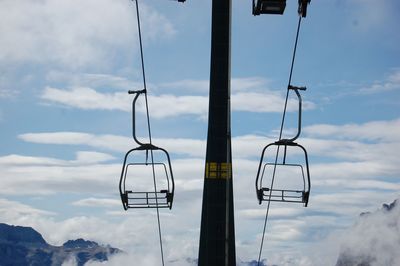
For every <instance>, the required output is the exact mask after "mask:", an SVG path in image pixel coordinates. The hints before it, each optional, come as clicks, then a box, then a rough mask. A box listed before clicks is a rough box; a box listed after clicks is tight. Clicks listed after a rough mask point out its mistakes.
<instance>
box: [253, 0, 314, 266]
mask: <svg viewBox="0 0 400 266" xmlns="http://www.w3.org/2000/svg"><path fill="white" fill-rule="evenodd" d="M260 2H262V1H260ZM260 2H257V4H256V3H255V1H253V14H254V15H259V14H266V13H267V14H283V10H284V8H285V6H286V2H285V1H281V7H282V8H283V9H282V10H281V11H279V12H277V11H276V9H273V10H274V11H273V13H268V12H266V11H265V10H267V9H266V7H265V6H264V9H265V10H264V12H263V10H262V9H260V8H261V7H262V6H263V5H262V3H260ZM266 2H267V1H266ZM275 2H279V1H275ZM282 3H283V4H282ZM308 3H309V1H307V0H305V1H302V0H299V9H298V13H299V20H298V25H297V31H296V38H295V44H294V48H293V56H292V61H291V66H290V74H289V80H288V86H287V92H286V98H285V104H284V110H283V114H282V121H281V127H280V132H279V140H278V141H276V142H274V143H271V144H269V145H267V146H266V147H265V148H264V150H263V152H262V155H261V160H260V165H259V168H258V172H257V178H256V192H257V198H258V201H259V203H260V204H261V202H262V201H267V202H268V203H267V209H266V214H265V220H264V226H263V233H262V239H261V244H260V250H259V254H258V265H260V261H261V253H262V249H263V245H264V239H265V232H266V227H267V221H268V215H269V209H270V204H271V201H280V202H299V203H303V204H304V206H305V207H307V205H308V199H309V193H310V188H311V183H310V175H309V167H308V155H307V152H306V150H305V148H304V147H303V146H301V145H299V144H297V143H295V142H294V141H295V140H296V139H297V138H298V137H299V136H300V133H301V113H302V99H301V96H300V93H299V90H301V91H302V90H306V87H295V86H292V85H291V81H292V74H293V67H294V62H295V58H296V51H297V44H298V38H299V32H300V25H301V19H302V17H305V16H306V12H307V4H308ZM257 6H258V8H259V10H257ZM291 90H293V91H294V92H295V93H296V96H297V98H298V101H299V109H298V128H297V133H296V135H295V136H294V137H292V138H288V139H282V135H283V129H284V124H285V117H286V111H287V104H288V99H289V94H290V91H291ZM273 145H274V146H277V148H276V155H275V160H274V162H273V163H265V164H263V160H264V154H265V151H266V150H267V148H268V147H270V146H273ZM280 146H284V155H283V162H282V163H278V159H279V152H280ZM288 146H289V147H299V148H300V149H302V150H303V152H304V155H305V168H306V169H305V171H306V177H305V174H304V169H303V166H302V165H300V164H291V163H287V162H286V156H287V148H288ZM278 165H279V166H290V167H299V168H300V169H301V174H302V178H303V188H302V190H287V189H285V190H283V189H274V182H275V177H276V171H277V166H278ZM267 166H273V169H272V178H271V185H270V187H269V188H264V187H262V179H263V177H264V173H265V170H266V167H267ZM260 174H261V176H260ZM264 192H267V193H268V192H269V193H268V194H267V195H265V193H264Z"/></svg>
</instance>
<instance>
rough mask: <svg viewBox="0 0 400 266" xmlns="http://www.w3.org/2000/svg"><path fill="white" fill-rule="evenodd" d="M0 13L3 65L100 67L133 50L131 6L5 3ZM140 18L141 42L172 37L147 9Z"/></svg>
mask: <svg viewBox="0 0 400 266" xmlns="http://www.w3.org/2000/svg"><path fill="white" fill-rule="evenodd" d="M0 10H1V11H0V32H1V36H2V42H1V44H0V49H1V51H2V53H1V55H0V61H2V62H8V63H10V62H34V63H56V64H58V65H62V66H68V67H70V68H76V67H81V66H88V65H91V66H93V65H101V66H105V63H104V62H109V61H110V60H109V59H110V58H113V55H114V54H113V53H114V51H115V50H120V51H123V52H126V53H128V52H129V51H133V49H134V48H135V47H138V46H137V41H136V31H137V30H136V24H135V23H136V18H135V16H134V14H135V12H134V5H132V3H131V2H130V1H111V0H88V1H84V2H82V1H76V0H74V1H69V0H44V1H12V0H6V1H1V8H0ZM141 12H142V14H141V15H142V19H143V21H142V24H143V25H144V27H145V28H146V30H145V31H144V32H145V33H144V37H145V38H146V39H150V40H154V39H160V38H163V37H170V36H173V35H174V34H175V30H174V27H173V26H172V24H171V23H170V22H169V21H168V20H167V19H166V18H165V17H164V16H162V15H160V14H159V13H157V12H156V11H154V10H153V9H151V8H150V7H148V6H147V5H146V4H142V5H141ZM132 47H133V49H132Z"/></svg>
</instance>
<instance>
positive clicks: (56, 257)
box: [0, 223, 122, 266]
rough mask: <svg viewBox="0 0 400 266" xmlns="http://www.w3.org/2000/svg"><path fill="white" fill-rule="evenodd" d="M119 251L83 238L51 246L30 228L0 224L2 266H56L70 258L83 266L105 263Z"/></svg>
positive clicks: (79, 265) (0, 262) (0, 258)
mask: <svg viewBox="0 0 400 266" xmlns="http://www.w3.org/2000/svg"><path fill="white" fill-rule="evenodd" d="M121 252H122V251H121V250H119V249H117V248H113V247H110V246H102V245H99V244H98V243H96V242H94V241H89V240H84V239H82V238H78V239H76V240H68V241H66V242H65V243H64V244H63V245H62V246H53V245H50V244H48V243H47V242H46V240H45V239H44V238H43V236H42V235H41V234H40V233H39V232H38V231H36V230H35V229H33V228H32V227H24V226H14V225H8V224H5V223H0V265H1V266H23V265H24V266H25V265H32V266H58V265H62V264H63V263H64V262H66V261H69V260H71V259H73V260H75V261H76V264H77V265H78V266H83V265H84V264H85V263H86V262H88V261H100V262H103V261H107V260H108V258H109V256H111V255H114V254H117V253H121Z"/></svg>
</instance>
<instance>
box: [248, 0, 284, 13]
mask: <svg viewBox="0 0 400 266" xmlns="http://www.w3.org/2000/svg"><path fill="white" fill-rule="evenodd" d="M285 7H286V0H253V15H260V14H277V15H283V12H284V11H285Z"/></svg>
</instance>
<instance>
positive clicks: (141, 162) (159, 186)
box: [119, 90, 175, 210]
mask: <svg viewBox="0 0 400 266" xmlns="http://www.w3.org/2000/svg"><path fill="white" fill-rule="evenodd" d="M144 93H146V91H145V90H141V91H129V94H135V97H134V99H133V101H132V136H133V140H134V141H135V142H136V144H138V147H136V148H133V149H131V150H129V151H128V152H127V153H126V155H125V158H124V163H123V166H122V172H121V178H120V182H119V191H120V195H121V200H122V205H123V207H124V209H125V210H127V209H129V208H170V209H171V208H172V202H173V198H174V190H175V184H174V177H173V174H172V167H171V160H170V157H169V154H168V152H167V151H166V150H165V149H163V148H160V147H157V146H154V145H153V144H151V143H142V142H140V141H139V140H138V139H137V137H136V129H135V127H136V125H135V124H136V122H135V106H136V102H137V100H138V98H139V96H140V95H141V94H144Z"/></svg>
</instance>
